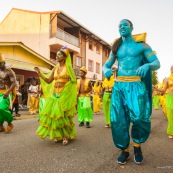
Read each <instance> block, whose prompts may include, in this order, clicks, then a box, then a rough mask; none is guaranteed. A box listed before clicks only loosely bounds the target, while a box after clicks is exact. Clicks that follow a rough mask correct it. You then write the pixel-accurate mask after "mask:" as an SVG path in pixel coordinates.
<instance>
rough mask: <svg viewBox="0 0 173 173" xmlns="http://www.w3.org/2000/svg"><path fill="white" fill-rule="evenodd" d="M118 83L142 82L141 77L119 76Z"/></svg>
mask: <svg viewBox="0 0 173 173" xmlns="http://www.w3.org/2000/svg"><path fill="white" fill-rule="evenodd" d="M116 82H141V78H140V77H139V76H117V78H116Z"/></svg>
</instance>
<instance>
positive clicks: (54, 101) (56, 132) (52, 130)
mask: <svg viewBox="0 0 173 173" xmlns="http://www.w3.org/2000/svg"><path fill="white" fill-rule="evenodd" d="M60 97H61V96H59V95H57V94H56V93H55V94H53V95H52V97H50V98H47V99H46V102H45V105H44V107H43V109H42V110H41V112H40V120H39V123H40V126H39V127H38V129H37V132H36V133H37V134H38V136H40V137H41V138H42V139H45V138H46V137H47V136H49V138H50V140H58V141H60V140H62V139H63V138H64V137H69V138H71V139H74V138H75V137H76V130H75V123H74V120H73V117H74V116H75V115H76V108H75V105H74V106H73V107H71V108H69V110H66V111H63V110H62V106H61V101H60Z"/></svg>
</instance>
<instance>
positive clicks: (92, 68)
mask: <svg viewBox="0 0 173 173" xmlns="http://www.w3.org/2000/svg"><path fill="white" fill-rule="evenodd" d="M88 71H94V63H93V61H92V60H88Z"/></svg>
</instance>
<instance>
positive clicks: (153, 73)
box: [152, 71, 159, 85]
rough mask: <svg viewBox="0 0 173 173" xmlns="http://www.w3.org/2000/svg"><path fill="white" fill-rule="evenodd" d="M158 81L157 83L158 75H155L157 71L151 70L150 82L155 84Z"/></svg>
mask: <svg viewBox="0 0 173 173" xmlns="http://www.w3.org/2000/svg"><path fill="white" fill-rule="evenodd" d="M158 83H159V81H158V77H157V71H153V72H152V84H153V85H156V84H158Z"/></svg>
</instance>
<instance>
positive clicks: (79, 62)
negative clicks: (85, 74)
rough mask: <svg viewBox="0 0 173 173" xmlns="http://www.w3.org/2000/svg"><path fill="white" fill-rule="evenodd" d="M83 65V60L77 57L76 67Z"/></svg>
mask: <svg viewBox="0 0 173 173" xmlns="http://www.w3.org/2000/svg"><path fill="white" fill-rule="evenodd" d="M81 65H82V58H81V57H78V56H77V57H76V66H79V67H81Z"/></svg>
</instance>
